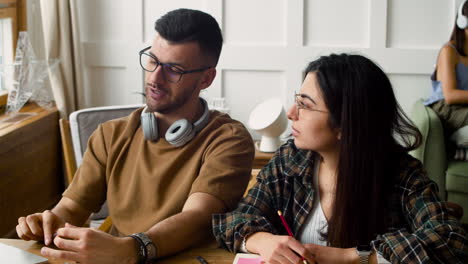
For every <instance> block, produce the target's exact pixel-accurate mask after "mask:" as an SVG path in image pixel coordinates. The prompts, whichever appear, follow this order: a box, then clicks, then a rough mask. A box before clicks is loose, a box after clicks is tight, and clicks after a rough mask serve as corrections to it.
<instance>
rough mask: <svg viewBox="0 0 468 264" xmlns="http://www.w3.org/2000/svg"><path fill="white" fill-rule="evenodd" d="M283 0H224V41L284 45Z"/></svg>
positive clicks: (284, 0)
mask: <svg viewBox="0 0 468 264" xmlns="http://www.w3.org/2000/svg"><path fill="white" fill-rule="evenodd" d="M286 4H287V3H286V0H256V1H252V0H236V1H232V0H224V12H223V15H224V40H225V43H226V44H227V45H267V46H268V45H284V44H285V42H286V38H285V35H286V34H285V23H286V8H285V7H286ZM266 7H267V8H266Z"/></svg>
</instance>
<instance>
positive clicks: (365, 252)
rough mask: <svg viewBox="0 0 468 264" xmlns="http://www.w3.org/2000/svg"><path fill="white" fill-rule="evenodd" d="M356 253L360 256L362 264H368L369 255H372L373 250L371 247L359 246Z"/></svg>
mask: <svg viewBox="0 0 468 264" xmlns="http://www.w3.org/2000/svg"><path fill="white" fill-rule="evenodd" d="M356 253H357V254H358V256H359V263H360V264H368V263H369V255H370V254H371V253H372V248H371V246H370V245H359V246H357V247H356Z"/></svg>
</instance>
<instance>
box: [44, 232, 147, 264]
mask: <svg viewBox="0 0 468 264" xmlns="http://www.w3.org/2000/svg"><path fill="white" fill-rule="evenodd" d="M54 244H55V245H56V246H57V247H58V248H59V249H58V250H57V249H52V248H48V247H43V248H42V249H41V254H42V255H43V256H44V257H47V258H62V259H67V260H73V261H76V262H79V263H83V264H86V263H100V264H105V263H136V262H137V260H138V256H137V247H136V244H135V241H134V240H133V238H131V237H114V236H112V235H109V234H107V233H105V232H102V231H99V230H96V229H92V228H83V227H75V226H72V225H70V224H68V223H67V224H66V225H65V227H64V228H60V229H59V230H57V236H56V237H55V239H54Z"/></svg>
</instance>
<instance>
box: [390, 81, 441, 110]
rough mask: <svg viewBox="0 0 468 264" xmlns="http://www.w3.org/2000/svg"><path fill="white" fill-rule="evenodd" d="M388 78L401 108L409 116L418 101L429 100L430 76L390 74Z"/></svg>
mask: <svg viewBox="0 0 468 264" xmlns="http://www.w3.org/2000/svg"><path fill="white" fill-rule="evenodd" d="M388 77H389V79H390V82H391V83H392V86H393V90H394V91H395V95H396V98H397V100H398V102H399V104H400V106H401V107H402V108H403V110H404V111H405V112H406V113H407V114H408V115H409V114H410V111H411V108H412V106H413V104H414V102H415V101H416V100H417V99H419V98H427V97H428V96H429V95H430V93H431V90H432V88H431V81H430V74H389V76H388ZM382 100H385V98H382Z"/></svg>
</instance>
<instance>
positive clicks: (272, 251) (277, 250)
mask: <svg viewBox="0 0 468 264" xmlns="http://www.w3.org/2000/svg"><path fill="white" fill-rule="evenodd" d="M246 248H247V250H248V251H250V252H252V253H258V254H260V256H261V257H262V258H263V260H264V261H265V262H267V263H270V264H296V263H302V259H301V256H302V257H304V258H305V259H306V260H307V261H308V262H309V264H313V263H315V262H314V259H313V257H312V255H310V254H309V253H308V251H307V250H306V248H305V247H304V245H302V244H301V243H300V242H299V241H297V240H296V239H294V238H293V237H290V236H277V235H273V234H271V233H266V232H258V233H255V234H253V235H250V236H249V237H248V238H247V241H246Z"/></svg>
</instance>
